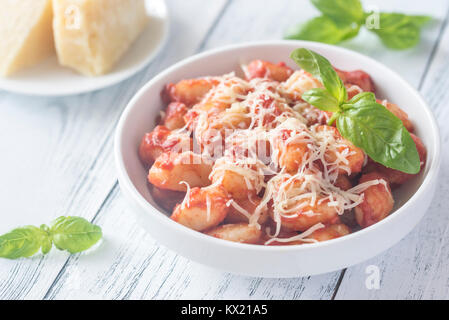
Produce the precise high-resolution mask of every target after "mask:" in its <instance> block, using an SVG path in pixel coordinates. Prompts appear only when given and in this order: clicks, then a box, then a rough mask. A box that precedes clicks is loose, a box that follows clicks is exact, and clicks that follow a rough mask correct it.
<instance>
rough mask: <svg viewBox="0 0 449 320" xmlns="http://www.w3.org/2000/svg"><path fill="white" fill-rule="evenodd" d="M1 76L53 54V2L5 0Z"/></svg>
mask: <svg viewBox="0 0 449 320" xmlns="http://www.w3.org/2000/svg"><path fill="white" fill-rule="evenodd" d="M1 5H2V8H1V10H0V75H2V76H9V75H12V74H13V73H15V72H17V71H19V70H21V69H24V68H26V67H30V66H32V65H35V64H36V63H38V62H40V61H42V60H43V59H45V58H47V57H48V56H50V55H52V54H54V51H55V50H54V44H53V31H52V17H53V13H52V3H51V0H2V1H1Z"/></svg>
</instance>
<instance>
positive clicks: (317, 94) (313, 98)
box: [302, 88, 339, 112]
mask: <svg viewBox="0 0 449 320" xmlns="http://www.w3.org/2000/svg"><path fill="white" fill-rule="evenodd" d="M302 99H303V100H304V101H306V102H307V103H309V104H311V105H313V106H315V107H317V108H318V109H321V110H324V111H331V112H337V111H338V110H339V105H338V101H337V99H335V98H334V97H333V96H332V95H331V94H330V93H329V92H328V91H327V90H325V89H322V88H314V89H311V90H309V91H306V92H305V93H304V94H303V95H302Z"/></svg>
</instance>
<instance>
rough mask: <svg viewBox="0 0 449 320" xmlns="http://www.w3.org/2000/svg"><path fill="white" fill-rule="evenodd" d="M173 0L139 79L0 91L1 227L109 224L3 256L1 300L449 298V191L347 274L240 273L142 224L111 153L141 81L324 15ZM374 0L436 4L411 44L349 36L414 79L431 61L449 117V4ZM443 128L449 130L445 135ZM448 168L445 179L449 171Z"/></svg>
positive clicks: (290, 7) (273, 2)
mask: <svg viewBox="0 0 449 320" xmlns="http://www.w3.org/2000/svg"><path fill="white" fill-rule="evenodd" d="M364 3H365V4H369V3H370V2H369V1H364ZM168 4H169V6H170V9H171V17H172V30H171V35H170V36H171V38H170V41H169V44H168V45H167V47H166V48H165V50H164V51H163V53H162V54H161V55H160V56H159V57H158V58H157V59H156V60H155V61H154V62H153V63H152V64H151V65H150V66H149V67H148V68H147V69H146V70H145V71H143V72H141V73H140V74H138V75H136V76H135V77H133V78H132V79H130V80H128V81H126V82H124V83H122V84H120V85H117V86H115V87H112V88H110V89H106V90H102V91H99V92H96V93H93V94H87V95H81V96H75V97H69V98H64V99H55V100H49V99H36V98H27V97H20V96H16V95H11V94H6V93H0V149H1V150H2V151H3V152H2V156H3V159H2V160H1V161H3V162H2V166H1V167H0V176H1V177H2V178H4V181H8V184H0V191H1V192H2V193H0V194H2V196H3V197H4V201H2V202H0V209H1V212H3V216H4V221H5V222H4V224H2V225H1V226H0V232H2V231H7V230H8V229H10V228H12V227H14V226H17V225H21V224H23V221H26V222H27V223H34V224H39V223H44V222H49V220H51V219H52V218H54V217H56V216H58V215H63V214H64V215H67V214H71V215H82V216H84V217H86V218H89V219H93V220H94V221H95V222H96V223H98V224H100V225H101V226H102V227H103V230H104V232H105V239H104V241H103V242H102V244H101V245H100V246H99V247H98V248H96V249H95V250H92V251H90V252H87V253H84V254H80V255H74V256H70V257H68V256H67V255H66V254H64V253H60V252H56V251H55V252H52V254H51V255H50V256H48V257H45V258H41V257H36V258H33V259H30V260H21V261H19V262H17V261H16V262H10V261H2V263H1V264H0V299H24V298H28V299H41V298H45V299H67V298H73V299H86V298H87V299H331V298H333V297H334V295H336V298H338V299H344V298H351V297H352V298H358V297H373V298H382V297H387V298H400V297H447V296H448V292H447V288H448V285H447V274H448V269H447V265H448V263H447V262H448V261H449V257H448V255H449V252H448V245H447V237H448V234H447V222H448V220H447V218H446V217H445V214H444V212H445V207H444V204H446V203H445V202H444V200H441V201H440V202H438V201H436V202H435V204H434V205H433V207H432V209H431V211H430V212H429V213H428V215H427V216H426V221H427V219H431V221H429V222H423V223H421V224H420V226H419V228H418V229H416V230H415V231H414V232H412V233H411V234H410V235H409V236H408V237H407V238H406V239H404V240H403V241H402V242H401V243H400V244H398V245H397V246H396V247H394V248H393V249H392V250H390V251H388V252H387V253H385V254H384V255H382V256H381V257H379V258H376V259H373V260H371V261H369V262H367V263H365V264H361V265H358V266H355V267H352V268H349V269H348V270H347V272H346V273H344V276H342V273H341V272H334V273H330V274H325V275H320V276H314V277H305V278H297V279H262V278H251V277H240V276H235V275H231V274H227V273H223V272H221V271H218V270H214V269H210V268H207V267H204V266H201V265H198V264H196V263H194V262H191V261H189V260H187V259H185V258H183V257H180V256H179V255H177V254H175V253H174V252H172V251H169V250H167V249H165V248H163V247H160V246H159V245H158V244H157V243H155V241H154V240H153V239H152V238H151V237H150V236H149V235H147V234H146V233H145V232H144V231H143V230H142V229H141V228H140V227H139V223H138V222H137V221H136V220H135V219H134V216H133V214H132V212H131V211H130V209H129V207H128V205H127V203H126V202H125V201H124V199H123V198H122V196H121V194H120V191H119V188H118V185H117V183H116V178H115V169H114V164H113V157H112V135H113V131H114V128H115V125H116V122H117V120H118V118H119V115H120V113H121V111H122V110H123V108H124V106H125V105H126V103H127V101H129V99H130V97H131V96H132V95H133V94H134V93H135V91H136V90H137V89H138V88H139V87H140V86H141V85H142V84H143V83H144V82H146V81H147V80H148V79H150V78H151V77H152V76H154V75H155V74H156V73H157V72H159V71H160V70H163V69H164V68H165V67H167V66H168V65H170V64H172V63H174V62H176V61H178V60H180V59H182V58H184V57H186V56H189V55H191V54H193V53H195V52H198V51H202V50H206V49H209V48H213V47H218V46H221V45H225V44H230V43H236V42H244V41H253V40H262V39H280V38H281V37H282V34H283V32H284V31H285V29H286V28H287V27H288V26H290V25H293V24H294V23H296V22H301V21H304V20H305V19H309V18H311V17H313V16H315V15H317V14H318V12H317V11H316V9H314V8H313V7H312V6H311V5H310V4H309V1H301V2H298V1H295V0H282V1H280V0H268V1H260V0H245V1H242V0H229V1H226V0H220V1H210V2H209V1H208V2H207V5H205V2H204V1H201V0H190V1H188V2H186V1H182V0H170V1H168ZM376 4H377V5H378V6H379V7H380V8H382V9H383V10H385V11H394V10H396V11H399V10H400V11H408V12H410V13H419V14H431V15H433V16H435V17H437V20H436V21H435V22H434V24H433V26H430V27H429V28H426V29H425V31H424V33H423V41H422V43H421V44H420V45H419V46H418V47H417V48H415V49H413V50H408V51H402V52H396V51H390V50H386V49H385V48H384V47H382V46H380V45H379V43H378V39H376V38H375V37H374V36H373V35H371V34H369V33H368V32H363V33H362V34H361V35H360V36H359V37H357V38H356V39H354V40H352V41H350V42H347V43H345V44H344V46H345V47H348V48H351V49H355V50H357V51H360V52H362V53H365V54H367V55H370V56H372V57H374V58H376V59H377V60H379V61H381V62H383V63H385V64H386V65H388V66H390V67H392V68H393V69H395V70H397V71H398V72H399V73H400V74H402V75H403V76H404V77H405V78H406V79H407V80H408V81H409V82H411V83H412V84H413V85H415V86H418V84H419V83H420V80H421V79H422V78H423V77H422V76H423V75H425V74H426V67H427V66H428V65H431V69H430V71H429V72H428V74H427V76H426V77H425V79H426V80H425V82H424V84H423V93H424V94H425V96H426V98H428V100H429V102H430V103H431V105H432V107H433V108H434V110H435V112H437V114H438V116H439V117H440V121H441V123H443V121H444V119H449V114H447V111H445V110H447V108H444V107H443V103H442V102H441V101H444V100H445V98H446V100H447V97H446V95H447V88H448V87H449V83H448V81H449V77H444V76H443V75H444V74H447V68H448V67H449V65H448V64H447V62H446V61H447V51H448V48H447V45H445V43H444V41H446V43H447V42H448V40H449V39H448V35H447V32H446V33H445V34H444V37H443V38H438V34H439V30H440V26H441V24H442V23H443V19H444V17H445V14H446V12H447V9H448V6H449V3H447V1H445V0H435V1H433V2H432V6H428V5H427V4H426V3H422V2H419V1H408V2H407V8H404V7H403V2H402V1H400V0H394V1H387V0H382V1H376ZM439 40H441V41H440V46H439V47H436V48H437V51H435V52H434V51H433V48H434V45H436V44H437V43H438V41H439ZM433 53H435V54H433ZM431 62H432V63H431ZM11 132H15V135H13V136H12V135H11ZM448 135H449V132H446V133H444V134H443V140H444V139H446V141H447V139H448V138H449V137H448ZM447 156H448V155H445V157H446V158H447ZM445 161H446V162H445V163H446V164H447V161H448V160H447V159H446V160H445ZM445 163H443V166H444V164H445ZM10 168H14V170H11V169H10ZM447 175H448V173H443V177H442V178H446V181H447V178H448V177H447ZM440 183H441V188H440V195H445V194H446V193H447V191H448V190H446V189H448V188H449V186H448V185H447V183H446V184H445V183H444V180H443V179H442V182H440ZM437 197H438V195H437ZM441 198H444V196H443V197H441ZM437 203H438V205H437ZM10 212H14V213H15V212H17V214H10ZM19 213H20V214H19ZM421 229H422V230H421ZM440 244H441V245H440ZM391 252H394V253H391ZM370 263H371V264H373V263H374V264H378V265H379V267H381V270H382V279H383V280H382V286H381V290H377V291H376V292H373V291H370V292H367V290H366V288H365V285H364V281H365V277H366V275H365V273H364V271H365V266H366V265H368V264H370ZM418 270H421V272H418ZM412 275H413V276H412ZM339 281H341V283H340V282H339ZM337 289H338V290H337Z"/></svg>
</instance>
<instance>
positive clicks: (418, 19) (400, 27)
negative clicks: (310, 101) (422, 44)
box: [285, 0, 431, 50]
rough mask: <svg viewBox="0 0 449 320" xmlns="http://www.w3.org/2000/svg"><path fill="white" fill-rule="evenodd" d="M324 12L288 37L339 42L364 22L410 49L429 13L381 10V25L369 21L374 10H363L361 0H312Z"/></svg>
mask: <svg viewBox="0 0 449 320" xmlns="http://www.w3.org/2000/svg"><path fill="white" fill-rule="evenodd" d="M311 2H312V4H313V5H314V6H315V7H316V8H317V9H318V10H320V11H321V13H322V15H321V16H319V17H316V18H313V19H311V20H309V21H307V22H306V23H301V24H298V25H296V26H293V27H292V28H290V29H288V30H287V32H286V34H285V38H287V39H296V40H310V41H318V42H324V43H329V44H337V43H339V42H342V41H344V40H348V39H351V38H354V37H355V36H357V35H358V33H359V31H360V28H361V27H362V26H363V25H367V26H368V30H369V31H371V32H373V33H375V34H377V35H378V36H379V38H380V40H381V41H382V43H383V44H384V45H385V46H387V47H389V48H392V49H398V50H401V49H408V48H411V47H413V46H415V45H416V44H417V43H418V42H419V39H420V34H421V27H422V26H423V25H425V24H426V23H427V22H429V21H430V20H431V18H430V17H429V16H422V15H406V14H402V13H385V12H381V13H379V16H378V23H379V26H378V28H376V27H374V28H373V27H372V26H371V25H370V24H369V19H370V17H371V15H372V14H373V13H372V12H365V11H364V10H363V7H362V4H361V2H360V0H311Z"/></svg>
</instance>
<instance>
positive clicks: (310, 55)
mask: <svg viewBox="0 0 449 320" xmlns="http://www.w3.org/2000/svg"><path fill="white" fill-rule="evenodd" d="M290 57H291V58H292V59H293V61H295V62H296V63H297V64H298V65H299V66H300V67H301V68H302V69H304V70H305V71H307V72H309V73H310V74H312V75H313V76H314V77H315V78H317V79H318V80H320V81H321V83H322V84H323V85H324V87H325V88H326V89H327V91H329V93H330V94H331V95H332V96H333V97H334V98H335V99H337V101H338V103H339V104H340V103H343V102H344V101H346V100H347V98H348V93H347V92H346V88H345V86H344V84H343V81H341V79H340V77H339V76H338V74H337V72H336V71H335V70H334V68H333V67H332V65H331V64H330V62H329V61H328V60H327V59H326V58H324V57H323V56H321V55H319V54H318V53H316V52H313V51H311V50H308V49H305V48H299V49H296V50H295V51H293V52H292V54H291V56H290Z"/></svg>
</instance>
